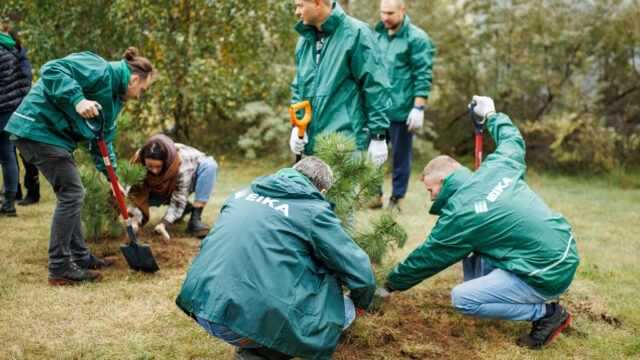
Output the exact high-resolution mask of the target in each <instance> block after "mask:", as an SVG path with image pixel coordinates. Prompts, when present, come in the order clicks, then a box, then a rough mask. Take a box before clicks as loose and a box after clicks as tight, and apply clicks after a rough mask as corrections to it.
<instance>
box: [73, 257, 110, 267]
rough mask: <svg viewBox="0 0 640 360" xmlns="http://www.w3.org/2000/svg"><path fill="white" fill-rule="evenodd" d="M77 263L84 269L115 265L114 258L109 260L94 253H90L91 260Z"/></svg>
mask: <svg viewBox="0 0 640 360" xmlns="http://www.w3.org/2000/svg"><path fill="white" fill-rule="evenodd" d="M75 263H76V264H77V265H78V266H80V267H81V268H83V269H92V270H98V269H104V268H106V267H109V266H111V265H113V261H112V260H107V259H105V258H101V257H98V256H93V255H89V260H85V261H76V262H75Z"/></svg>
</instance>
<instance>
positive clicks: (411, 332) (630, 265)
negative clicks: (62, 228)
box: [0, 159, 640, 359]
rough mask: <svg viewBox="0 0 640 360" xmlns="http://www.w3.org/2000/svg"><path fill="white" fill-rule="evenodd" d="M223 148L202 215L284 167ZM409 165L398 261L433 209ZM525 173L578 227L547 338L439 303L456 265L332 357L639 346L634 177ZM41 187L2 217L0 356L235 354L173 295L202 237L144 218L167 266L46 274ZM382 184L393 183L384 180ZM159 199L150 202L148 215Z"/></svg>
mask: <svg viewBox="0 0 640 360" xmlns="http://www.w3.org/2000/svg"><path fill="white" fill-rule="evenodd" d="M218 160H219V162H220V177H219V180H218V183H217V184H216V187H215V189H214V195H213V198H212V201H211V202H210V203H209V204H208V205H207V208H206V210H205V213H204V219H205V222H206V223H209V224H212V223H213V222H214V220H215V218H216V217H217V213H218V211H219V209H220V206H221V204H222V202H223V201H224V200H225V199H226V197H227V196H228V195H230V194H231V193H232V192H234V191H235V190H238V189H240V188H242V187H243V186H245V185H247V184H248V183H249V182H250V181H251V180H252V179H253V178H255V177H256V176H260V175H264V174H268V173H271V172H273V171H274V170H276V169H277V168H278V167H279V166H278V165H276V164H272V163H268V162H266V163H260V162H252V163H248V162H233V163H231V162H225V161H224V160H223V159H222V160H221V159H218ZM287 165H288V164H287ZM419 165H422V164H419ZM418 167H419V166H418ZM418 178H419V176H418V175H417V173H414V175H413V176H412V182H411V184H410V192H409V194H408V196H407V198H406V201H405V203H404V212H403V213H402V214H401V215H400V216H399V217H398V220H399V222H400V223H401V224H402V225H403V226H405V228H406V230H407V232H408V234H409V242H408V243H407V245H406V246H405V248H404V249H401V250H398V251H396V252H395V253H394V254H393V256H394V257H395V258H396V259H398V260H401V259H403V258H404V256H406V254H408V253H409V252H410V251H411V250H412V249H413V248H415V247H417V246H418V245H419V244H420V243H421V242H422V241H424V239H425V237H426V235H427V234H428V232H429V230H430V229H431V227H432V226H433V224H434V223H435V220H436V218H435V217H433V216H430V215H428V213H427V212H428V209H429V206H430V201H429V200H428V197H427V196H428V195H427V192H426V190H425V189H424V188H423V186H422V185H421V184H420V183H419V181H418ZM528 183H529V185H530V186H531V187H532V188H533V189H534V190H535V191H536V192H537V193H538V194H539V195H540V196H541V197H542V198H544V199H545V200H546V201H547V203H548V204H549V206H550V207H551V208H552V209H554V210H556V211H559V212H562V213H563V214H564V215H565V216H566V217H567V218H568V219H569V221H570V222H571V224H572V225H573V228H574V233H575V236H576V238H577V240H578V249H579V252H580V257H581V266H580V268H579V269H578V273H577V275H576V279H575V281H574V283H573V285H572V286H571V289H570V291H569V293H568V295H567V296H565V298H564V299H563V303H564V304H566V305H567V307H568V308H569V309H570V310H571V311H573V313H574V315H575V317H574V319H575V320H574V321H573V322H572V325H571V327H570V330H569V331H567V332H566V333H564V332H563V333H562V334H561V335H560V336H559V337H558V339H557V340H556V342H555V343H554V344H553V345H552V346H551V347H549V348H548V349H546V350H544V351H531V350H525V349H522V348H519V347H517V346H515V345H514V342H513V341H514V339H515V338H516V337H517V336H519V335H520V334H522V333H524V332H526V331H528V326H529V325H528V323H525V322H508V321H499V320H479V319H472V318H468V317H464V316H461V315H459V314H457V313H456V312H455V311H454V310H452V309H451V308H450V307H449V303H448V302H449V298H448V296H449V292H450V290H451V288H452V287H453V286H455V284H457V283H459V282H460V281H462V276H461V269H460V267H459V265H455V266H453V267H452V268H450V269H447V270H446V271H444V272H442V273H440V274H438V275H436V276H435V277H433V278H431V279H429V280H427V281H425V282H423V283H422V284H421V285H419V286H418V287H416V288H414V289H412V290H410V291H408V292H405V293H399V294H394V296H393V297H392V299H391V300H390V301H388V302H387V303H385V304H383V310H384V311H383V313H381V314H374V315H367V316H364V317H362V318H359V319H358V320H357V321H356V323H355V324H354V326H353V327H352V328H351V329H349V330H348V332H347V333H346V334H345V336H343V338H344V339H343V341H342V343H341V345H340V348H339V351H338V353H337V354H336V359H367V358H376V359H410V358H413V359H420V358H456V357H457V358H461V357H468V358H488V359H513V358H530V359H622V358H630V359H631V358H638V357H640V341H639V340H638V336H637V334H638V333H639V331H640V300H638V296H637V291H638V274H640V268H639V266H638V259H639V258H640V246H639V243H640V240H638V231H639V230H640V206H639V205H640V190H637V189H635V190H634V189H630V190H624V189H622V188H620V187H615V186H613V184H612V182H611V181H609V180H607V179H585V178H572V177H563V176H556V175H540V174H531V175H530V176H529V177H528ZM42 189H43V192H44V195H43V199H42V201H41V202H40V204H38V205H35V206H31V207H28V208H23V207H19V208H18V218H15V219H11V218H4V217H2V218H0V228H1V229H2V232H3V234H2V237H1V238H2V240H0V253H1V254H2V256H1V257H0V259H1V260H0V349H1V350H0V359H13V358H16V359H34V358H51V359H53V358H55V359H70V358H71V359H74V358H91V359H93V358H99V359H184V358H202V359H204V358H208V359H227V358H231V357H232V352H233V350H232V348H231V347H230V346H227V345H225V344H223V343H222V342H220V341H216V340H214V339H211V338H209V337H208V336H207V335H206V334H205V332H204V331H202V330H201V329H200V328H199V326H197V325H196V324H195V323H194V322H193V321H192V320H191V319H189V318H188V317H187V316H185V315H183V314H182V313H181V312H180V311H179V310H178V309H177V308H176V306H175V304H174V299H175V297H176V295H177V293H178V291H179V289H180V285H181V283H182V280H183V278H184V275H185V273H186V270H187V268H188V265H189V263H190V260H191V258H192V257H193V255H194V254H195V253H196V251H197V248H198V246H199V241H198V240H197V239H192V238H189V237H181V236H180V234H181V232H182V231H183V229H184V225H179V226H176V227H174V228H170V231H171V232H172V235H174V238H173V239H172V240H171V242H169V243H163V242H162V241H160V240H159V239H158V238H157V237H155V236H153V234H152V231H150V230H149V229H150V227H149V226H148V227H147V229H145V230H144V231H143V234H142V235H141V240H142V241H144V242H149V243H151V246H152V249H153V251H154V253H155V254H157V255H160V256H158V260H159V262H160V266H161V267H162V269H161V271H159V272H158V273H156V274H155V275H145V274H139V273H134V272H131V271H130V270H129V269H127V267H126V265H125V264H124V262H123V260H122V258H121V256H120V254H118V253H117V252H116V253H115V254H116V259H117V264H116V266H115V268H111V269H107V270H105V271H102V273H103V274H104V280H103V281H102V282H101V283H98V284H92V285H84V286H77V287H51V286H48V285H47V283H46V277H47V267H46V265H47V249H48V237H49V226H50V221H51V215H52V213H53V209H54V202H55V199H54V197H53V194H52V192H51V189H50V186H49V185H48V184H46V183H44V184H43V186H42ZM385 190H386V192H387V194H388V192H389V180H388V179H387V182H386V184H385ZM387 198H388V195H386V196H385V203H386V200H387ZM162 211H163V210H160V211H157V210H154V211H152V220H151V224H152V225H151V226H153V224H155V222H157V221H158V220H159V219H160V217H161V215H162ZM369 215H371V213H364V214H360V215H359V216H361V217H367V216H369ZM121 241H124V240H120V241H115V242H113V243H110V244H90V247H92V248H93V249H98V250H97V251H98V252H99V253H100V252H106V253H109V252H115V251H114V249H116V248H117V244H118V243H119V242H121ZM412 322H413V324H412V326H408V325H407V324H411V323H412Z"/></svg>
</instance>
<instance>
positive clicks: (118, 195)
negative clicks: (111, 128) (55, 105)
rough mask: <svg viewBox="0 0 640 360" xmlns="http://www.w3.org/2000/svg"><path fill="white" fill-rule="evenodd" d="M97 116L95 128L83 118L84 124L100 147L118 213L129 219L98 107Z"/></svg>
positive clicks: (125, 219)
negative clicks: (103, 133) (97, 121)
mask: <svg viewBox="0 0 640 360" xmlns="http://www.w3.org/2000/svg"><path fill="white" fill-rule="evenodd" d="M98 118H99V119H100V127H99V128H95V127H93V126H91V124H90V123H89V121H87V119H84V123H85V125H87V127H88V128H89V129H90V130H91V131H92V132H93V133H94V134H95V135H96V140H97V141H98V147H99V148H100V155H101V156H102V161H103V162H104V166H105V167H106V168H107V175H108V176H109V182H110V183H111V187H112V188H113V192H114V193H115V196H116V200H117V201H118V207H119V208H120V213H121V214H122V217H123V218H124V221H125V222H126V221H128V220H129V213H128V212H127V205H125V203H124V198H123V197H122V194H121V193H120V185H119V184H118V178H117V177H116V172H115V171H114V170H113V164H111V158H110V157H109V152H108V151H107V145H106V144H105V142H104V139H103V138H102V129H103V128H104V114H103V113H102V109H98Z"/></svg>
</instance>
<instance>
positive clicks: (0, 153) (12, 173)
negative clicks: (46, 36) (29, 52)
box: [0, 24, 31, 217]
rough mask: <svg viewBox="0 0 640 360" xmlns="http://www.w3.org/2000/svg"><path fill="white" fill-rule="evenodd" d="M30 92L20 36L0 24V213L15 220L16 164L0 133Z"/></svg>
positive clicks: (12, 150) (11, 148)
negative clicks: (0, 188) (0, 184)
mask: <svg viewBox="0 0 640 360" xmlns="http://www.w3.org/2000/svg"><path fill="white" fill-rule="evenodd" d="M29 89H31V67H30V65H29V60H27V56H26V50H25V48H24V47H23V46H22V42H21V41H20V37H19V36H18V34H17V33H16V31H15V30H14V29H13V28H12V27H11V26H9V25H8V24H0V162H1V163H2V180H3V183H4V199H3V200H2V206H1V207H0V214H1V215H4V216H10V217H15V216H17V214H16V208H15V200H16V194H17V193H18V186H19V185H18V176H19V172H18V161H17V159H16V150H15V146H14V145H13V143H12V142H11V141H10V139H9V137H10V134H9V133H8V132H7V131H5V130H4V128H5V126H6V125H7V122H8V121H9V118H10V117H11V114H13V112H14V111H15V110H16V109H17V108H18V106H19V105H20V103H21V102H22V99H23V98H24V97H25V96H26V95H27V93H29Z"/></svg>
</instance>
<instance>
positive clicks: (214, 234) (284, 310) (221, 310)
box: [176, 169, 376, 359]
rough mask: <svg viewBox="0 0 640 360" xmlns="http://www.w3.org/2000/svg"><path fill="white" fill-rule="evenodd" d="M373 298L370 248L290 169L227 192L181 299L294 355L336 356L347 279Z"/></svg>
mask: <svg viewBox="0 0 640 360" xmlns="http://www.w3.org/2000/svg"><path fill="white" fill-rule="evenodd" d="M343 285H344V286H346V287H347V288H349V289H350V290H351V295H350V296H351V299H352V300H353V302H354V304H355V306H356V307H358V308H362V309H367V308H369V306H370V304H371V301H372V299H373V295H374V293H375V289H376V284H375V280H374V274H373V269H372V268H371V263H370V260H369V257H368V256H367V255H366V254H365V253H364V251H362V249H360V248H359V247H358V246H357V245H356V244H355V243H354V242H353V240H351V238H349V236H348V235H347V234H346V233H345V232H344V230H343V227H342V224H341V223H340V220H338V219H337V218H336V216H335V215H334V214H333V212H332V210H331V205H330V204H329V202H327V201H326V200H325V199H324V197H323V196H322V195H321V194H320V192H318V190H316V188H315V187H314V186H313V185H311V183H310V182H309V180H308V179H307V178H306V177H304V176H303V175H302V174H300V173H298V172H297V171H295V170H293V169H284V170H281V171H280V172H279V173H278V174H275V175H271V176H265V177H260V178H258V179H256V180H255V181H254V182H253V184H251V186H250V187H249V188H246V189H244V190H242V191H240V192H238V193H236V194H234V195H232V196H230V197H229V199H227V200H226V202H225V203H224V205H223V206H222V210H221V213H220V216H219V217H218V220H217V221H216V224H215V226H214V228H213V230H212V231H211V233H210V234H209V235H208V236H207V237H206V238H205V239H204V241H203V243H202V247H201V249H200V253H199V254H198V256H197V257H196V259H195V260H194V262H193V264H192V265H191V267H190V268H189V271H188V273H187V277H186V279H185V281H184V284H183V286H182V290H181V291H180V294H179V295H178V298H177V299H176V304H177V305H178V307H179V308H180V309H182V310H183V311H184V312H185V313H187V314H189V315H190V316H193V315H197V316H198V317H200V318H203V319H206V320H208V321H210V322H212V323H216V324H220V325H224V326H227V327H229V328H231V329H233V330H234V331H235V332H237V333H238V334H241V335H243V336H245V337H247V338H249V339H251V340H253V341H254V342H257V343H260V344H262V345H264V346H266V347H268V348H270V349H273V350H276V351H279V352H283V353H285V354H289V355H292V356H299V357H303V358H309V359H330V358H331V356H332V354H333V352H334V351H335V348H336V346H337V344H338V339H339V337H340V334H341V333H342V327H343V325H344V300H343V298H342V297H343V295H342V286H343Z"/></svg>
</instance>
